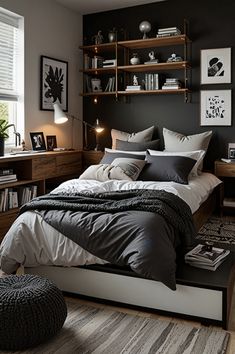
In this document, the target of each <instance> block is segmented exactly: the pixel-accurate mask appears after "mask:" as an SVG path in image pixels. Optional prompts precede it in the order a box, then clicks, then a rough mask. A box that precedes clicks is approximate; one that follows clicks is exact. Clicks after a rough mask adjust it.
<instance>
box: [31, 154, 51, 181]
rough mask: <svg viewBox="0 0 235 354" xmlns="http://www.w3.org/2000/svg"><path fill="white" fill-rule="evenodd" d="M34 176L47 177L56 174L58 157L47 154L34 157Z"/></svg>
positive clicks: (36, 177)
mask: <svg viewBox="0 0 235 354" xmlns="http://www.w3.org/2000/svg"><path fill="white" fill-rule="evenodd" d="M32 165H33V166H32V178H33V179H38V178H42V179H46V178H51V177H54V176H56V174H57V168H56V157H55V156H51V157H49V156H46V157H43V156H42V157H39V158H36V159H33V164H32Z"/></svg>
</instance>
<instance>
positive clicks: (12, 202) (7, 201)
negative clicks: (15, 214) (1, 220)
mask: <svg viewBox="0 0 235 354" xmlns="http://www.w3.org/2000/svg"><path fill="white" fill-rule="evenodd" d="M17 207H18V194H17V191H15V190H13V189H12V188H5V189H4V190H1V191H0V212H4V211H7V210H9V209H13V208H17Z"/></svg>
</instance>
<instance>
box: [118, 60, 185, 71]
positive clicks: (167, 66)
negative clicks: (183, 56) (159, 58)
mask: <svg viewBox="0 0 235 354" xmlns="http://www.w3.org/2000/svg"><path fill="white" fill-rule="evenodd" d="M189 67H190V65H189V63H188V62H187V61H180V62H179V61H178V62H171V63H157V64H139V65H125V66H118V68H117V69H118V70H120V71H125V72H130V73H131V72H148V71H159V70H178V69H185V68H189Z"/></svg>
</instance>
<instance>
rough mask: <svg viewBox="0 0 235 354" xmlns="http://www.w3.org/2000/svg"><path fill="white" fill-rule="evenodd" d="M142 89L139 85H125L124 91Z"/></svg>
mask: <svg viewBox="0 0 235 354" xmlns="http://www.w3.org/2000/svg"><path fill="white" fill-rule="evenodd" d="M140 90H142V87H141V85H127V87H126V91H140Z"/></svg>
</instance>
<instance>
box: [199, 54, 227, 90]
mask: <svg viewBox="0 0 235 354" xmlns="http://www.w3.org/2000/svg"><path fill="white" fill-rule="evenodd" d="M230 83H231V48H216V49H201V84H202V85H204V84H230Z"/></svg>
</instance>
